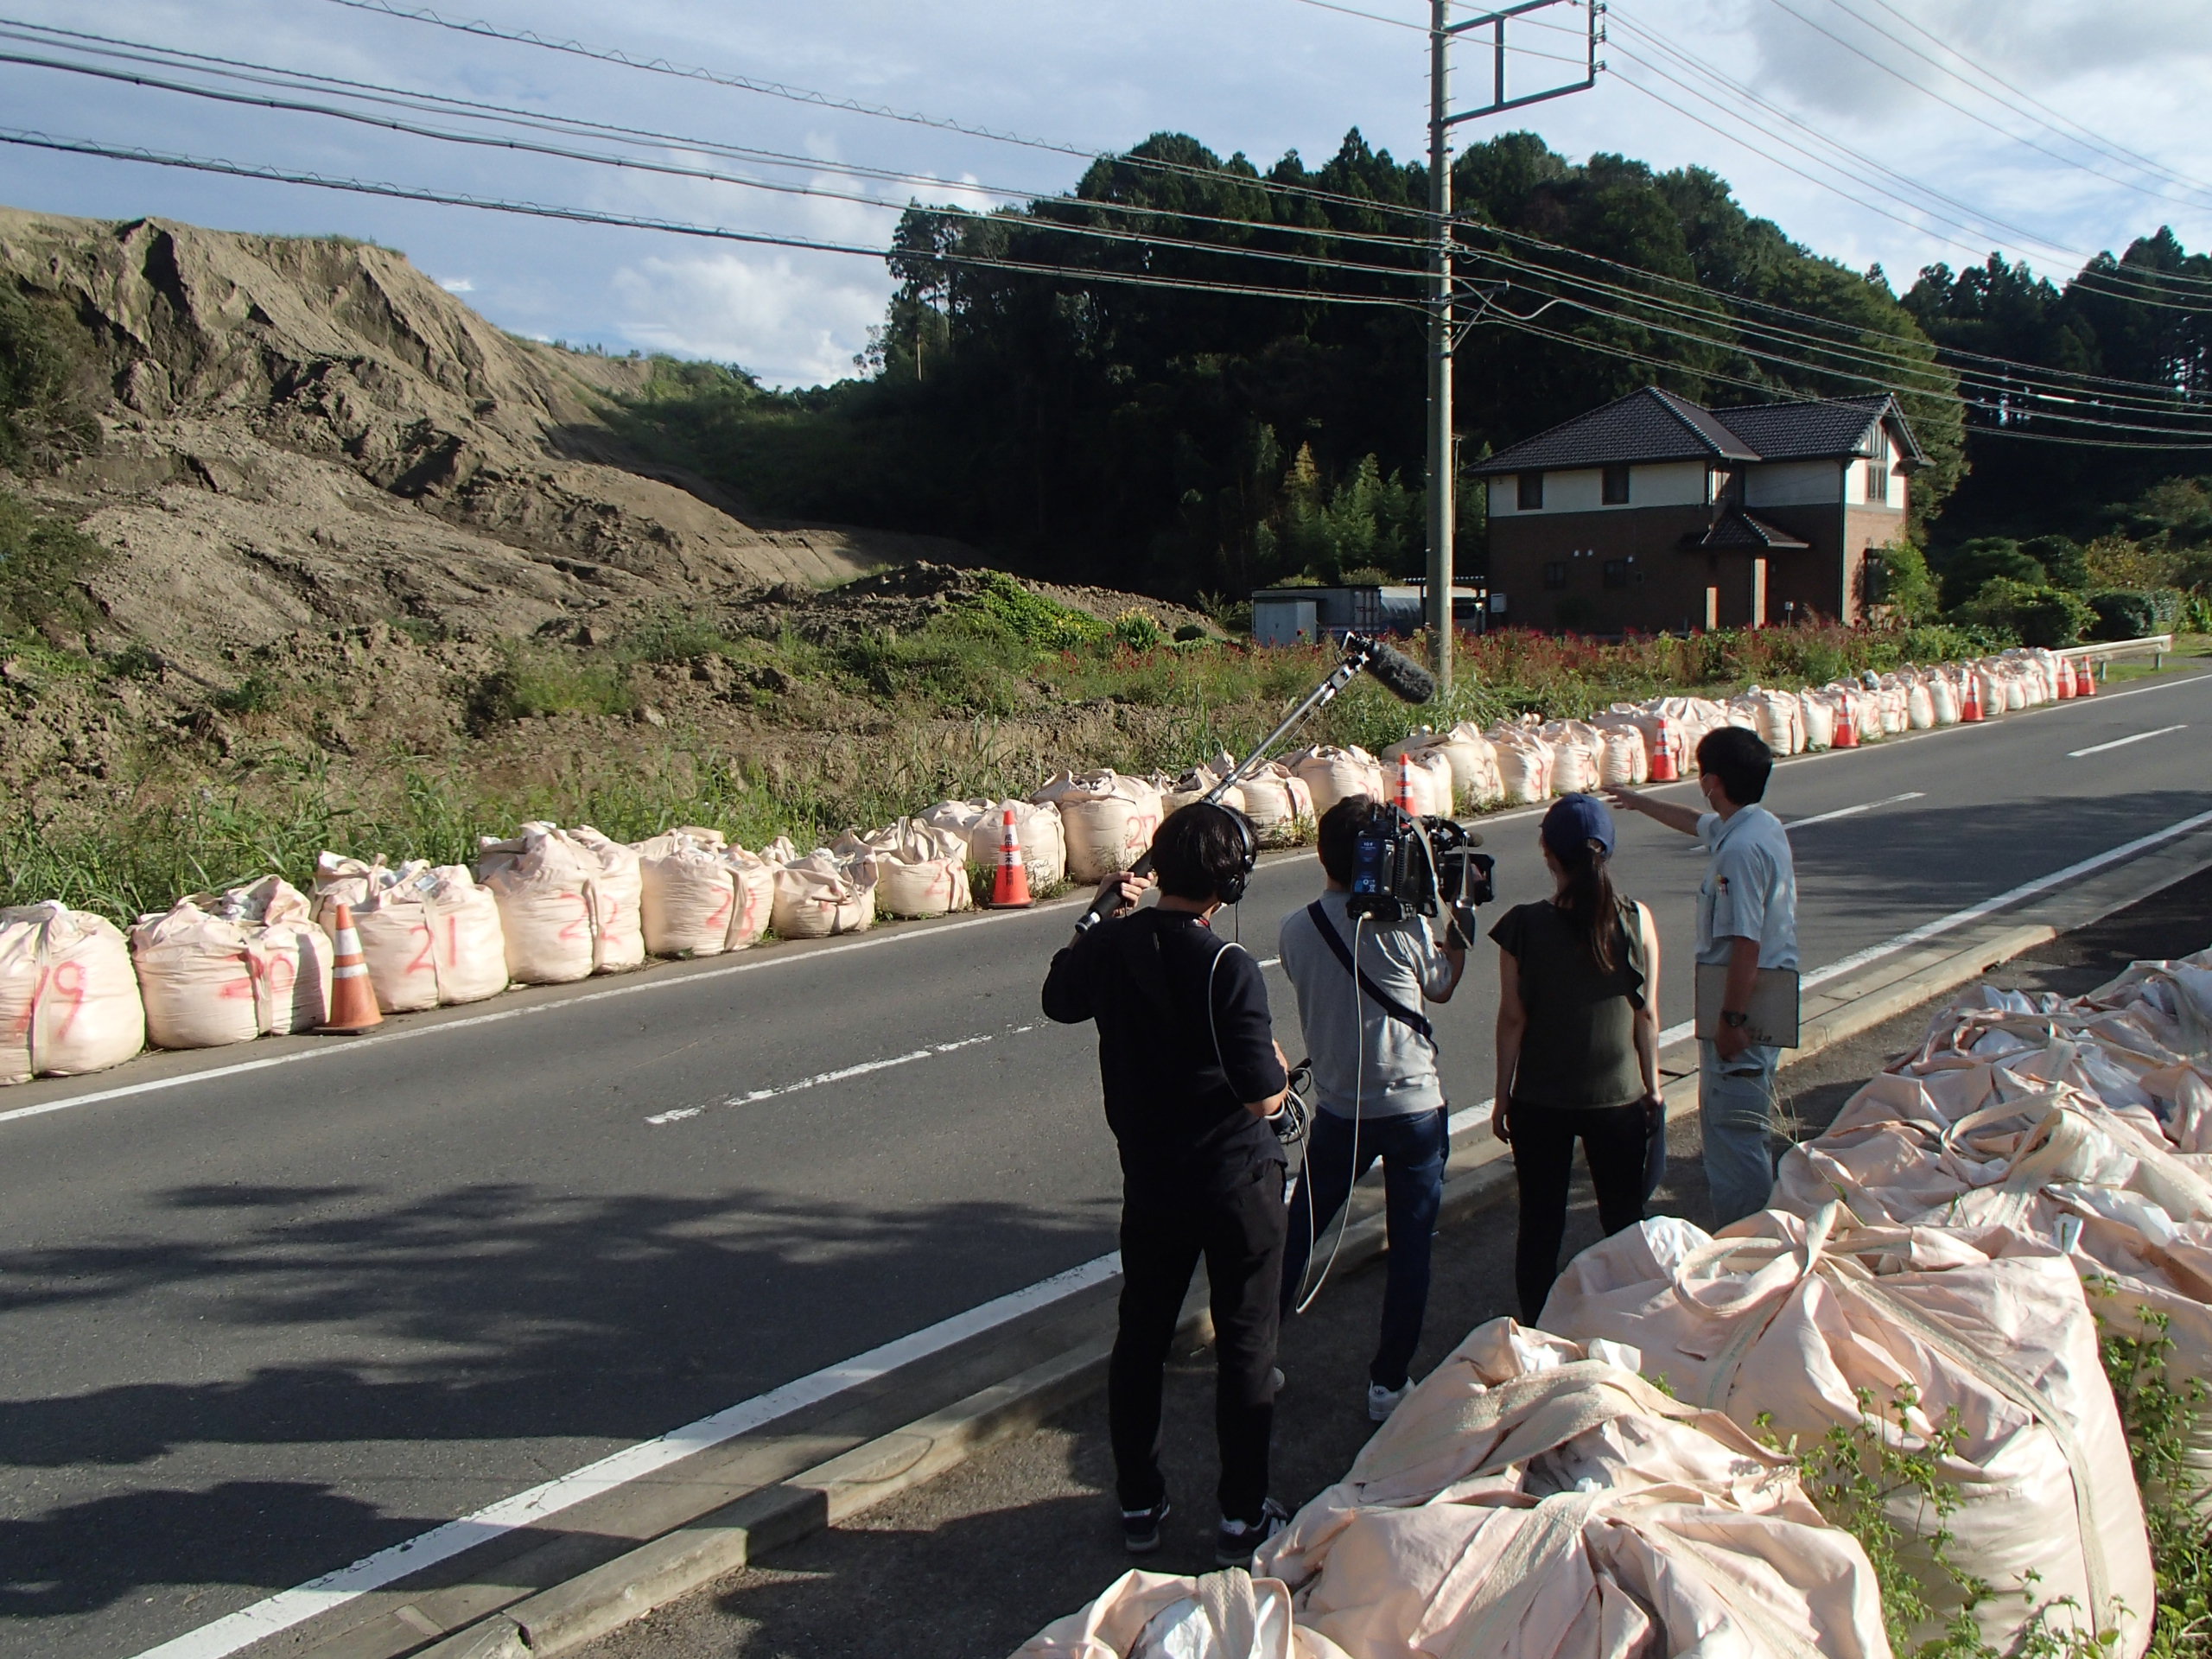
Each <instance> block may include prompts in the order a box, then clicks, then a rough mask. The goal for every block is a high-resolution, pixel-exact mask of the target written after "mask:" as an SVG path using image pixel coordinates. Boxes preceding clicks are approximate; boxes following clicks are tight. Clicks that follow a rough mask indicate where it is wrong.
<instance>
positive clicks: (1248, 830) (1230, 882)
mask: <svg viewBox="0 0 2212 1659" xmlns="http://www.w3.org/2000/svg"><path fill="white" fill-rule="evenodd" d="M1214 805H1215V807H1216V808H1217V810H1220V811H1223V812H1225V813H1227V814H1228V815H1229V821H1230V823H1233V824H1235V825H1236V840H1237V847H1238V855H1237V861H1236V869H1234V870H1233V871H1231V872H1230V874H1227V875H1224V876H1223V877H1221V878H1220V879H1219V880H1217V881H1216V882H1215V883H1214V884H1213V896H1214V897H1215V898H1217V899H1220V900H1221V902H1222V903H1223V904H1224V905H1233V904H1235V903H1236V902H1237V900H1239V899H1242V898H1243V896H1244V888H1245V887H1246V885H1247V884H1248V883H1249V881H1250V880H1252V872H1253V871H1254V870H1255V869H1256V868H1259V863H1260V837H1259V835H1258V833H1257V832H1256V831H1255V830H1254V829H1253V828H1252V820H1251V819H1249V818H1248V817H1245V816H1244V815H1243V813H1242V812H1239V811H1238V810H1236V808H1235V807H1233V806H1223V805H1222V804H1220V803H1219V802H1218V801H1217V802H1215V803H1214Z"/></svg>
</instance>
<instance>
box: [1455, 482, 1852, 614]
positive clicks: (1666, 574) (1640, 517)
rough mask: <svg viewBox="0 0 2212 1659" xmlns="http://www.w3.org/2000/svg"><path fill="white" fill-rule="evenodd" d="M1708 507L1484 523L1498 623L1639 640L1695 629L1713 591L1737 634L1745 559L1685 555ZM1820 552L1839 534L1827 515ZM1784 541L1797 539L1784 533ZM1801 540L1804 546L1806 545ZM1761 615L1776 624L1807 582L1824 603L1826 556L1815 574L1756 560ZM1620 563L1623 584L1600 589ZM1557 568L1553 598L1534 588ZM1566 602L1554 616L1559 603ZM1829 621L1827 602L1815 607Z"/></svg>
mask: <svg viewBox="0 0 2212 1659" xmlns="http://www.w3.org/2000/svg"><path fill="white" fill-rule="evenodd" d="M1710 515H1711V509H1709V508H1707V507H1702V506H1688V507H1651V508H1646V509H1643V510H1640V511H1637V512H1575V513H1544V514H1541V515H1538V514H1534V513H1532V514H1530V515H1529V516H1528V517H1527V518H1509V517H1505V516H1503V515H1501V516H1500V517H1497V518H1492V519H1491V522H1490V588H1491V592H1492V593H1493V594H1498V593H1502V594H1504V595H1505V596H1506V600H1507V610H1506V613H1505V617H1504V621H1505V623H1506V625H1507V626H1510V627H1522V628H1558V627H1572V628H1573V629H1576V630H1578V631H1583V632H1593V633H1618V632H1621V631H1622V630H1624V629H1626V628H1635V629H1637V630H1639V631H1641V632H1647V633H1649V632H1658V631H1660V630H1662V629H1677V628H1683V627H1703V626H1705V620H1706V589H1707V588H1719V623H1720V626H1723V627H1741V626H1744V625H1745V624H1746V623H1748V622H1749V621H1750V620H1751V585H1752V559H1753V557H1754V556H1755V555H1753V554H1752V553H1751V552H1750V551H1747V550H1738V549H1730V550H1723V551H1718V552H1708V551H1706V550H1700V549H1696V548H1685V547H1684V546H1683V545H1682V538H1683V537H1685V536H1688V537H1696V536H1700V535H1702V534H1703V533H1704V531H1705V529H1706V526H1707V524H1709V523H1710V522H1711V516H1710ZM1828 520H1829V531H1828V535H1827V538H1826V539H1827V544H1828V545H1829V546H1830V547H1831V548H1832V547H1834V537H1835V534H1836V531H1837V529H1838V528H1840V526H1839V525H1838V523H1837V518H1836V515H1835V514H1834V512H1830V513H1829V515H1828ZM1792 533H1793V534H1795V533H1799V532H1797V531H1795V530H1794V529H1793V531H1792ZM1808 539H1809V538H1808ZM1817 557H1818V556H1817V555H1810V554H1807V553H1804V552H1799V551H1795V550H1777V551H1773V552H1770V553H1768V554H1766V555H1765V558H1766V560H1767V616H1766V620H1768V621H1770V622H1773V621H1779V620H1781V617H1782V604H1783V601H1784V600H1786V599H1796V601H1797V602H1798V604H1799V605H1800V606H1801V607H1802V606H1803V605H1804V604H1806V603H1807V602H1808V599H1807V597H1806V592H1801V589H1805V590H1806V591H1807V592H1809V591H1810V589H1809V588H1808V583H1819V582H1825V584H1826V585H1825V587H1824V588H1821V591H1822V592H1825V593H1827V594H1830V595H1833V594H1834V592H1835V589H1836V587H1837V583H1838V577H1837V575H1836V574H1835V572H1834V558H1833V555H1830V556H1827V558H1826V559H1821V560H1819V562H1820V563H1822V564H1824V565H1826V566H1827V572H1826V574H1825V575H1822V576H1815V575H1813V573H1811V572H1809V571H1808V570H1806V569H1803V568H1802V567H1803V565H1804V564H1805V563H1806V562H1807V561H1808V560H1809V559H1816V558H1817ZM1611 559H1620V560H1624V561H1632V562H1631V563H1629V566H1628V569H1629V579H1628V586H1627V587H1626V588H1607V587H1606V586H1605V563H1606V562H1607V561H1608V560H1611ZM1554 562H1557V563H1564V564H1565V565H1566V566H1567V587H1566V588H1564V589H1563V590H1556V591H1554V590H1549V589H1547V588H1545V586H1544V566H1545V565H1546V564H1548V563H1554ZM1562 600H1566V601H1570V602H1569V605H1568V607H1567V611H1566V612H1565V613H1562V612H1561V610H1560V601H1562ZM1821 611H1822V613H1833V611H1834V598H1833V597H1832V596H1831V597H1830V598H1829V599H1827V601H1826V602H1824V603H1823V604H1821Z"/></svg>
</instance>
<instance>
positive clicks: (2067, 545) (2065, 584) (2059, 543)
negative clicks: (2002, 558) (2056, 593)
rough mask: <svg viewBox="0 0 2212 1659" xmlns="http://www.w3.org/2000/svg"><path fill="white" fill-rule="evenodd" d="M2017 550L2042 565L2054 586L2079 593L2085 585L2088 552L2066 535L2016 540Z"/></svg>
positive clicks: (2087, 574) (2088, 584)
mask: <svg viewBox="0 0 2212 1659" xmlns="http://www.w3.org/2000/svg"><path fill="white" fill-rule="evenodd" d="M2020 551H2021V552H2023V553H2024V554H2026V555H2027V556H2029V557H2030V558H2031V559H2033V560H2034V561H2035V562H2036V563H2037V564H2039V565H2041V566H2043V568H2044V575H2046V576H2047V577H2048V578H2049V579H2050V585H2051V586H2052V587H2054V588H2068V589H2069V590H2070V591H2072V592H2074V593H2077V594H2078V593H2081V592H2082V591H2083V590H2084V589H2085V588H2088V587H2089V586H2090V585H2091V583H2090V580H2089V556H2088V554H2087V553H2085V552H2083V551H2082V545H2081V543H2078V542H2076V541H2075V539H2074V538H2073V537H2070V536H2035V537H2030V538H2029V539H2028V540H2026V541H2024V542H2022V543H2020Z"/></svg>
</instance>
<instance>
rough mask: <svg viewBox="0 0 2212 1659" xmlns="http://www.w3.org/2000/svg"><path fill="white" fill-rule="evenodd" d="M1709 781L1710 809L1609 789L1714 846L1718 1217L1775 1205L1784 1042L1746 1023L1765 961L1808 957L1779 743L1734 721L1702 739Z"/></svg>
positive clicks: (1708, 1102) (1790, 965)
mask: <svg viewBox="0 0 2212 1659" xmlns="http://www.w3.org/2000/svg"><path fill="white" fill-rule="evenodd" d="M1697 764H1698V774H1699V776H1698V786H1699V788H1700V789H1701V790H1702V791H1704V793H1705V799H1706V804H1707V806H1708V807H1709V808H1710V809H1711V810H1709V811H1706V812H1699V811H1697V810H1695V809H1694V808H1692V807H1687V806H1676V805H1675V804H1672V803H1671V802H1667V801H1656V800H1653V799H1652V798H1650V797H1649V796H1648V795H1639V794H1637V792H1636V791H1634V790H1630V789H1618V788H1616V789H1610V790H1608V791H1606V793H1607V794H1609V795H1611V797H1612V798H1613V801H1614V803H1615V804H1617V805H1619V806H1622V807H1624V808H1626V809H1627V810H1630V811H1631V812H1641V813H1643V815H1644V816H1645V817H1649V818H1656V819H1657V820H1658V821H1659V822H1660V823H1663V824H1665V825H1666V826H1667V827H1668V828H1669V829H1679V830H1681V832H1682V833H1683V834H1684V835H1686V836H1696V837H1697V838H1698V840H1699V841H1700V842H1701V843H1702V844H1703V845H1704V847H1705V850H1706V854H1707V862H1706V871H1705V882H1704V885H1703V886H1701V887H1699V889H1698V894H1697V960H1698V965H1699V969H1700V972H1701V973H1702V972H1704V971H1707V970H1708V969H1713V968H1719V969H1725V970H1726V976H1727V978H1726V987H1725V988H1724V990H1723V992H1722V995H1721V998H1720V1016H1719V1023H1718V1025H1717V1026H1716V1027H1715V1028H1714V1030H1713V1034H1712V1036H1711V1037H1710V1038H1709V1039H1707V1038H1706V1037H1704V1036H1702V1035H1700V1039H1699V1041H1698V1109H1699V1113H1700V1116H1701V1118H1702V1119H1703V1123H1704V1139H1705V1173H1706V1180H1707V1184H1708V1185H1710V1186H1711V1188H1712V1191H1713V1217H1714V1224H1715V1225H1716V1226H1726V1225H1727V1224H1728V1223H1730V1222H1732V1221H1737V1220H1740V1219H1741V1218H1742V1217H1745V1216H1748V1215H1751V1214H1754V1213H1756V1212H1757V1211H1760V1210H1764V1208H1765V1207H1766V1201H1767V1198H1768V1196H1769V1194H1770V1193H1771V1192H1773V1190H1774V1160H1773V1155H1772V1154H1771V1153H1770V1150H1769V1146H1768V1142H1769V1139H1770V1136H1771V1135H1772V1134H1773V1131H1774V1096H1775V1071H1776V1070H1777V1067H1778V1065H1780V1063H1781V1059H1782V1051H1781V1050H1780V1049H1778V1048H1773V1047H1770V1046H1766V1045H1764V1044H1761V1043H1755V1042H1753V1041H1752V1040H1751V1034H1750V1033H1749V1032H1748V1031H1747V1030H1746V1029H1745V1027H1747V1026H1748V1025H1749V1023H1750V1019H1751V998H1752V994H1753V991H1754V989H1755V988H1756V987H1757V985H1758V976H1759V975H1760V973H1761V972H1762V971H1765V970H1770V969H1787V970H1789V972H1791V973H1795V972H1796V968H1797V872H1796V863H1795V861H1794V860H1793V859H1792V858H1791V856H1790V852H1789V832H1788V831H1787V830H1785V829H1783V827H1782V821H1781V820H1780V819H1779V818H1777V817H1775V816H1774V814H1773V813H1771V812H1770V811H1768V810H1766V808H1764V806H1761V805H1760V804H1759V802H1760V800H1761V799H1762V798H1764V796H1765V794H1766V782H1767V776H1768V774H1769V773H1770V772H1772V771H1773V770H1774V753H1773V752H1772V751H1771V750H1770V749H1769V748H1768V747H1767V746H1766V745H1765V744H1764V743H1763V742H1761V741H1759V738H1758V734H1757V733H1755V732H1749V731H1745V729H1744V728H1742V727H1740V726H1723V727H1721V728H1719V730H1718V731H1713V732H1707V734H1705V737H1704V739H1703V740H1702V741H1700V743H1699V744H1698V746H1697Z"/></svg>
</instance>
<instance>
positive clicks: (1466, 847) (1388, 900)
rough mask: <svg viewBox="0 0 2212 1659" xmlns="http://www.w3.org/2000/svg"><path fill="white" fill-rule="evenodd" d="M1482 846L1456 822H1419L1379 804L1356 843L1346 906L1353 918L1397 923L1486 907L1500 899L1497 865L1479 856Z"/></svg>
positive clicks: (1433, 819)
mask: <svg viewBox="0 0 2212 1659" xmlns="http://www.w3.org/2000/svg"><path fill="white" fill-rule="evenodd" d="M1479 844H1480V843H1479V839H1478V837H1477V836H1474V835H1472V834H1471V833H1469V831H1467V830H1466V829H1464V828H1462V827H1461V825H1460V824H1459V822H1458V820H1456V819H1453V818H1446V817H1420V818H1417V817H1414V816H1413V815H1412V814H1411V813H1409V812H1407V811H1405V810H1403V809H1402V808H1399V807H1395V806H1390V805H1387V804H1377V805H1376V808H1375V810H1373V811H1372V812H1370V814H1369V815H1368V819H1367V822H1366V823H1364V824H1363V825H1361V826H1360V831H1359V838H1358V840H1357V841H1356V842H1354V843H1353V845H1352V860H1351V899H1350V900H1349V901H1348V902H1347V904H1346V906H1345V908H1346V909H1347V910H1348V911H1349V912H1351V914H1352V915H1354V916H1371V917H1373V918H1375V919H1376V920H1377V921H1382V922H1397V921H1403V920H1404V919H1405V918H1407V917H1408V916H1434V915H1436V914H1438V913H1439V912H1441V911H1444V910H1463V909H1467V908H1470V907H1471V906H1477V905H1486V904H1488V903H1490V901H1491V899H1494V898H1496V897H1497V892H1496V889H1495V888H1494V887H1493V886H1492V884H1491V870H1492V869H1493V868H1496V861H1495V860H1494V859H1492V858H1491V857H1490V855H1488V854H1486V853H1478V852H1477V851H1476V850H1475V849H1476V847H1477V846H1478V845H1479Z"/></svg>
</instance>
